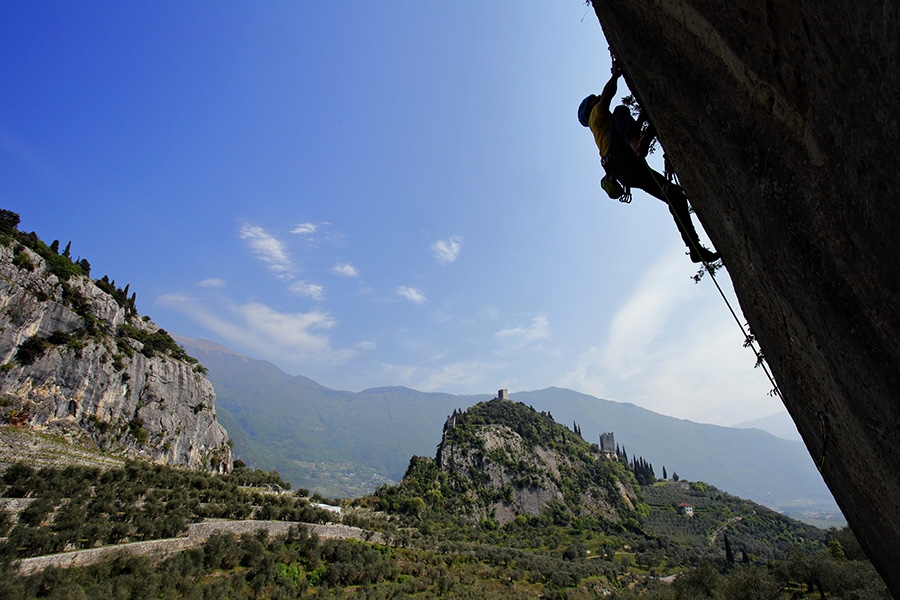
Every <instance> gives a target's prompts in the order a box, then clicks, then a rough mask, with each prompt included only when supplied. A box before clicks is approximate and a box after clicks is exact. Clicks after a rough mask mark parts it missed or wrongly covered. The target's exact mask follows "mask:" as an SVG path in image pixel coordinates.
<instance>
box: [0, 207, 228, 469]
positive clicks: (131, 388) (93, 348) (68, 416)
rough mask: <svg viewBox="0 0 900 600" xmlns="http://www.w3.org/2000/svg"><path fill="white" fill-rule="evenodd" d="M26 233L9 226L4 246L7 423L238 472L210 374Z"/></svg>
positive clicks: (105, 287) (117, 295)
mask: <svg viewBox="0 0 900 600" xmlns="http://www.w3.org/2000/svg"><path fill="white" fill-rule="evenodd" d="M6 212H8V211H4V213H6ZM7 216H8V215H7ZM16 222H17V219H16ZM21 235H22V234H20V233H18V232H17V231H16V230H15V228H10V227H8V226H7V227H6V231H5V232H3V234H2V239H0V242H3V243H2V244H0V423H5V424H7V425H18V426H25V427H32V428H35V429H37V430H41V431H49V432H56V433H60V434H62V435H64V436H67V437H70V438H73V439H74V438H78V439H79V440H81V441H87V440H90V441H91V442H92V443H93V444H95V445H96V446H97V447H99V448H101V449H104V450H109V451H116V452H120V453H123V454H124V455H126V456H135V457H143V458H147V459H150V460H153V461H157V462H162V463H167V464H177V465H185V466H188V467H191V468H203V469H209V470H214V471H220V472H228V471H230V470H231V462H232V461H231V450H230V448H229V446H228V434H227V433H226V431H225V429H224V428H223V427H222V426H221V425H219V423H218V422H217V421H216V415H215V392H214V390H213V387H212V384H211V383H210V382H209V380H208V379H206V377H205V376H204V370H203V368H202V367H201V366H200V365H199V364H198V363H197V362H196V361H194V360H193V359H191V358H190V357H188V356H187V355H186V354H184V352H183V350H181V349H180V348H179V347H178V346H177V345H176V344H175V343H174V341H172V339H171V337H169V335H168V334H167V333H166V332H165V331H163V330H161V329H160V328H159V327H157V326H156V325H154V324H153V323H152V322H151V321H150V320H149V319H148V318H146V317H144V318H141V317H140V316H139V315H138V314H137V312H136V311H135V309H134V297H133V296H132V298H130V299H129V298H128V297H127V289H126V290H121V289H118V288H116V286H115V284H114V283H110V282H109V281H107V280H106V279H105V278H104V280H102V281H97V282H95V281H93V280H91V279H90V278H89V277H88V276H86V275H85V274H84V273H83V270H84V269H88V270H89V266H88V265H87V263H86V262H82V263H81V265H80V266H79V265H78V263H72V262H71V261H70V260H69V259H68V257H67V256H65V257H63V256H61V255H58V254H57V251H56V248H53V249H52V250H50V248H48V247H47V246H45V245H44V244H43V243H41V242H40V241H39V240H37V238H36V236H33V234H30V235H31V236H32V237H31V238H27V236H26V238H27V239H26V242H29V243H28V245H26V244H23V243H21V241H20V238H21ZM63 259H64V260H63ZM60 265H62V266H60ZM76 267H77V268H76Z"/></svg>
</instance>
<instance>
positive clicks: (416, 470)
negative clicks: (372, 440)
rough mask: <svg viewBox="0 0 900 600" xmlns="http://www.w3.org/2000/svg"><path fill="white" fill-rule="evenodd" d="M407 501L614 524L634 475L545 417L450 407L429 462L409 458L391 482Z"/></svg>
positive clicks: (476, 512)
mask: <svg viewBox="0 0 900 600" xmlns="http://www.w3.org/2000/svg"><path fill="white" fill-rule="evenodd" d="M399 488H400V490H401V495H405V496H406V497H407V499H409V497H410V496H414V495H415V494H421V498H422V502H425V503H432V504H433V503H435V502H438V503H449V504H450V505H454V506H456V507H457V510H458V511H459V512H461V513H467V514H469V515H470V516H471V517H473V518H476V519H479V520H482V519H492V520H494V521H496V522H497V523H498V524H499V525H503V524H505V523H508V522H510V521H512V520H513V519H515V518H516V517H518V516H520V515H523V516H526V517H527V516H538V515H541V514H542V513H543V512H544V511H545V509H547V508H548V507H553V510H556V511H562V512H564V513H569V514H574V515H576V516H592V517H598V518H602V519H605V520H609V521H620V520H621V519H622V518H623V515H630V514H632V513H633V511H634V508H635V505H636V504H637V495H636V493H635V491H634V477H633V475H632V474H631V473H630V472H628V471H627V469H626V468H625V466H624V465H623V464H621V463H620V462H619V461H618V460H617V459H616V458H615V457H614V456H612V455H605V454H603V453H601V451H600V448H599V447H598V446H597V445H596V444H589V443H587V442H585V441H584V440H582V439H581V437H580V436H578V435H577V434H575V433H573V432H572V431H570V430H569V429H567V428H566V427H564V426H563V425H560V424H558V423H556V422H554V421H553V418H552V417H551V416H550V415H549V414H545V413H539V412H537V411H535V410H534V409H533V408H531V407H528V406H525V405H524V404H522V403H514V402H511V401H509V400H504V399H494V400H491V401H489V402H480V403H478V404H476V405H475V406H473V407H471V408H469V409H468V410H466V411H456V412H454V413H453V414H452V415H451V416H450V417H449V418H448V419H447V422H446V424H445V426H444V431H443V436H442V439H441V443H440V445H439V446H438V451H437V455H436V457H435V459H434V460H431V459H430V458H425V457H414V458H413V460H412V461H411V462H410V467H409V469H408V470H407V473H406V475H405V476H404V478H403V481H402V482H401V484H400V486H399Z"/></svg>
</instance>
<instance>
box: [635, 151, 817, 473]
mask: <svg viewBox="0 0 900 600" xmlns="http://www.w3.org/2000/svg"><path fill="white" fill-rule="evenodd" d="M663 160H664V162H665V177H666V180H667V181H668V182H669V183H672V184H674V185H677V186H678V187H679V188H680V187H681V184H680V182H679V181H678V176H677V175H676V174H675V172H674V170H673V169H671V168H670V167H669V161H668V160H667V158H666V156H665V155H663ZM644 164H645V165H647V170H649V171H650V172H651V174H652V173H653V169H651V168H650V165H649V164H647V162H646V161H644ZM652 179H653V181H655V182H656V183H657V186H658V187H659V192H660V194H661V195H662V197H663V198H665V200H666V204H668V205H669V209H670V210H669V212H671V213H672V215H673V216H674V217H675V219H676V220H677V221H678V224H679V225H680V228H681V230H683V231H686V229H685V224H684V223H683V222H682V220H681V217H679V216H678V214H677V212H676V211H675V210H674V208H673V207H672V203H671V202H670V201H669V195H668V189H667V188H668V186H665V187H663V186H661V185H659V182H658V180H657V179H656V177H652ZM691 244H692V245H696V244H697V242H694V241H692V242H691ZM691 249H692V250H693V251H694V252H696V253H697V254H698V256H702V255H701V254H700V248H691ZM701 262H702V263H703V268H704V269H706V272H707V273H709V276H710V278H711V279H712V281H713V283H714V284H715V285H716V289H717V290H719V295H720V296H721V297H722V300H723V301H724V302H725V306H727V307H728V310H729V312H731V316H732V317H733V318H734V322H735V323H737V326H738V328H739V329H740V330H741V335H743V337H744V347H745V348H750V349H751V350H753V353H754V354H755V355H756V367H762V370H763V372H764V373H765V374H766V377H768V378H769V383H771V384H772V391H771V392H769V393H770V394H775V395H777V396H778V397H779V398H782V400H783V396H782V395H781V390H780V389H778V384H777V383H775V378H774V377H773V376H772V373H771V372H770V371H769V367H768V366H767V365H766V359H765V356H763V353H762V350H761V349H759V348H757V347H756V339H755V338H754V336H753V334H752V333H750V332H749V331H747V328H746V327H745V326H744V324H743V323H742V322H741V319H740V318H739V317H738V315H737V312H736V311H735V310H734V307H733V306H732V305H731V302H730V301H729V300H728V297H727V296H726V295H725V291H724V290H723V289H722V286H721V285H719V282H718V280H717V279H716V270H718V268H719V266H720V265H719V266H717V265H715V263H713V264H710V263H708V262H706V261H705V260H702V259H701ZM697 281H699V278H698V279H697ZM823 459H824V456H823Z"/></svg>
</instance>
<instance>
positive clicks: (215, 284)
mask: <svg viewBox="0 0 900 600" xmlns="http://www.w3.org/2000/svg"><path fill="white" fill-rule="evenodd" d="M197 287H205V288H223V287H225V280H224V279H222V278H221V277H210V278H209V279H204V280H203V281H198V282H197Z"/></svg>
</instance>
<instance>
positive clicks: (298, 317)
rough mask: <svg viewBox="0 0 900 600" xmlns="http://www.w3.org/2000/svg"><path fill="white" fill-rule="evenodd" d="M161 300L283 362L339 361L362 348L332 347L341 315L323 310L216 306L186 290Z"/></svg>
mask: <svg viewBox="0 0 900 600" xmlns="http://www.w3.org/2000/svg"><path fill="white" fill-rule="evenodd" d="M157 302H158V303H159V304H161V305H163V306H166V307H167V308H170V309H172V310H175V311H178V312H180V313H182V314H184V315H186V316H187V317H188V318H190V319H191V320H193V321H194V322H196V323H198V324H199V325H201V326H203V327H205V328H207V329H208V330H209V331H211V332H212V333H213V334H214V335H215V336H217V337H219V338H221V339H223V340H225V341H226V343H228V344H233V345H234V346H235V347H237V348H239V349H241V350H242V351H243V352H247V353H249V354H250V355H251V356H257V357H260V358H266V359H268V360H273V361H274V362H278V363H279V364H281V365H286V364H294V365H300V364H309V365H312V364H314V363H318V364H322V363H325V364H331V365H335V364H340V363H342V362H344V361H346V360H347V359H349V358H350V357H352V356H353V355H355V354H356V352H357V350H353V349H343V350H341V349H335V348H333V347H332V345H331V341H330V338H329V336H328V331H329V330H331V329H332V328H333V327H334V326H335V325H336V324H337V321H336V320H335V319H334V318H333V317H332V316H331V315H329V314H328V313H327V312H324V311H319V310H315V311H310V312H297V313H286V312H281V311H278V310H276V309H274V308H272V307H270V306H268V305H266V304H263V303H261V302H255V301H251V302H246V303H244V304H241V305H224V306H223V305H215V306H214V305H210V304H208V303H206V302H203V301H201V300H199V299H196V298H191V297H188V296H185V295H183V294H166V295H164V296H160V297H159V298H158V299H157Z"/></svg>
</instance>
